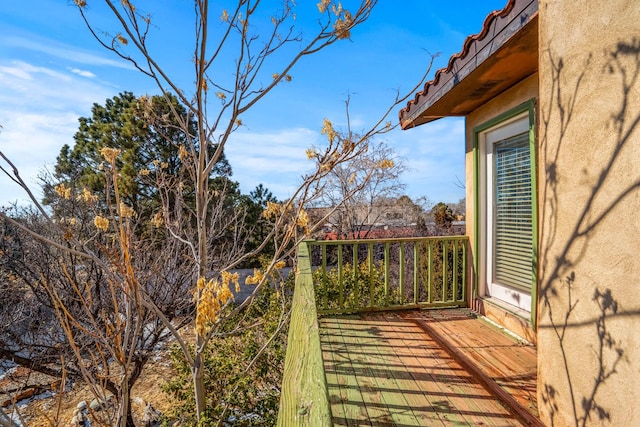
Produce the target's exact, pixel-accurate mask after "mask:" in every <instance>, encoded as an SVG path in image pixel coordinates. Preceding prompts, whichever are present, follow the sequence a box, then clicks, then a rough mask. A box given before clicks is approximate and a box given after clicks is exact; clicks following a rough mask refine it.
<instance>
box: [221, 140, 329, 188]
mask: <svg viewBox="0 0 640 427" xmlns="http://www.w3.org/2000/svg"><path fill="white" fill-rule="evenodd" d="M320 141H321V135H320V133H319V132H316V131H313V130H310V129H306V128H292V129H281V130H277V131H270V132H246V131H242V132H238V133H236V134H234V135H233V137H232V138H231V139H230V140H229V142H228V145H227V146H226V147H225V154H226V156H227V158H228V160H229V163H230V164H231V167H232V169H233V172H234V175H233V176H234V178H235V179H236V180H238V181H239V182H240V185H241V188H242V191H243V192H249V191H251V190H253V189H254V188H255V187H256V186H257V185H258V184H260V183H262V184H263V185H264V186H265V187H267V188H268V189H269V190H270V191H271V192H272V193H273V194H274V195H275V196H276V197H278V198H279V199H285V198H287V197H289V196H290V195H291V194H292V192H293V191H294V190H295V188H296V187H297V185H298V184H299V183H300V180H301V178H300V177H301V176H302V175H303V174H304V173H305V172H306V171H309V170H310V169H311V167H312V164H311V162H310V161H309V160H308V159H307V155H306V152H305V150H306V149H307V148H310V147H311V146H313V145H316V146H317V145H319V142H320Z"/></svg>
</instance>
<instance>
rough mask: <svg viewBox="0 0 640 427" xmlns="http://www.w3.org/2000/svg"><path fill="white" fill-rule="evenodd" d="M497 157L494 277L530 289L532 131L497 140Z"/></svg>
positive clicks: (520, 287)
mask: <svg viewBox="0 0 640 427" xmlns="http://www.w3.org/2000/svg"><path fill="white" fill-rule="evenodd" d="M494 159H495V160H494V166H495V169H494V177H495V183H494V184H495V206H494V209H495V211H494V221H495V224H494V228H493V229H494V240H493V241H494V255H495V256H494V263H495V265H494V280H495V281H496V282H497V283H501V284H505V285H508V286H513V287H515V288H518V289H523V290H530V289H531V282H532V259H533V245H532V241H533V236H532V232H533V224H532V197H531V150H530V147H529V134H528V133H522V134H519V135H516V136H513V137H511V138H507V139H504V140H502V141H499V142H497V143H496V144H495V145H494Z"/></svg>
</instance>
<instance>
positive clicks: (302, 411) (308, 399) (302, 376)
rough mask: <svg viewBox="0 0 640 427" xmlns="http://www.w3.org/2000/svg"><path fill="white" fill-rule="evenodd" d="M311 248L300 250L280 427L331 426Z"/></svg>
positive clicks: (281, 402) (285, 367) (284, 376)
mask: <svg viewBox="0 0 640 427" xmlns="http://www.w3.org/2000/svg"><path fill="white" fill-rule="evenodd" d="M308 250H309V248H308V247H307V245H305V244H302V245H300V246H299V247H298V266H297V270H296V284H295V290H294V292H293V303H292V308H291V322H290V326H289V336H288V339H287V354H286V357H285V361H284V373H283V378H282V393H281V395H280V410H279V412H278V426H279V427H285V426H310V427H315V426H320V427H323V426H326V427H329V426H332V425H333V423H332V420H331V407H330V406H329V394H328V391H327V381H326V377H325V373H324V365H323V361H322V349H321V348H320V330H319V327H318V314H317V312H316V304H315V295H314V289H313V279H312V272H311V263H310V259H309V252H308Z"/></svg>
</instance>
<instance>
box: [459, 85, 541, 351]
mask: <svg viewBox="0 0 640 427" xmlns="http://www.w3.org/2000/svg"><path fill="white" fill-rule="evenodd" d="M537 94H538V75H537V74H534V75H532V76H530V77H528V78H526V79H524V80H523V81H521V82H520V83H518V84H517V85H515V86H513V87H512V88H510V89H509V90H507V91H505V92H503V93H502V94H501V95H500V96H498V97H496V98H494V99H492V100H491V101H490V102H488V103H486V104H484V105H483V106H482V107H480V108H478V109H477V110H475V111H473V112H472V113H471V114H469V115H468V116H467V117H466V120H465V127H466V131H465V135H466V142H465V143H466V158H465V162H466V165H465V167H466V170H467V174H466V183H465V187H466V198H467V204H466V207H467V211H466V226H467V234H468V235H469V241H470V248H471V251H472V255H473V258H472V259H479V258H477V254H475V243H476V242H475V238H476V224H475V203H474V197H475V196H474V191H475V190H474V173H473V170H474V164H473V162H474V153H473V145H474V140H473V138H474V128H476V127H478V126H480V125H483V124H485V123H487V122H489V121H490V120H493V119H495V118H496V117H498V116H500V115H501V114H503V113H505V112H507V111H509V110H511V109H513V108H515V107H517V106H519V105H520V104H522V103H524V102H526V101H529V100H532V99H536V98H537ZM481 250H482V249H481ZM469 280H470V281H473V280H475V274H472V275H470V277H469ZM474 308H475V309H477V310H478V311H480V312H481V313H482V314H485V315H487V316H488V317H490V318H491V319H492V320H494V321H496V322H497V323H499V324H501V325H502V326H504V327H506V328H507V329H509V330H511V331H513V332H514V333H516V334H518V335H519V336H521V337H523V338H525V339H527V340H528V341H530V342H534V343H535V341H536V336H535V332H534V331H533V330H532V329H531V328H530V325H529V321H528V319H527V318H521V317H519V316H512V315H511V313H510V312H508V311H505V310H502V309H500V308H499V307H496V306H490V305H488V304H483V303H482V302H479V301H475V304H474Z"/></svg>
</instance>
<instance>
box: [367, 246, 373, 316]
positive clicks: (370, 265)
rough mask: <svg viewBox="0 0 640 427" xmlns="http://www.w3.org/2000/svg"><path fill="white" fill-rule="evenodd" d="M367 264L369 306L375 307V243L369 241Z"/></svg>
mask: <svg viewBox="0 0 640 427" xmlns="http://www.w3.org/2000/svg"><path fill="white" fill-rule="evenodd" d="M367 265H368V268H369V307H373V306H374V305H375V298H374V289H373V243H369V248H368V252H367Z"/></svg>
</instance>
